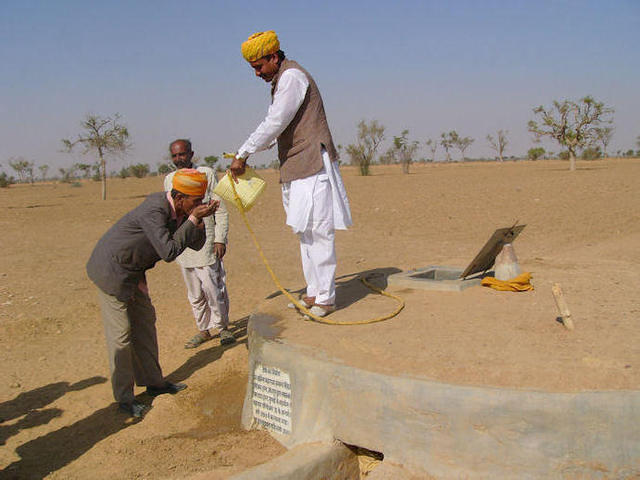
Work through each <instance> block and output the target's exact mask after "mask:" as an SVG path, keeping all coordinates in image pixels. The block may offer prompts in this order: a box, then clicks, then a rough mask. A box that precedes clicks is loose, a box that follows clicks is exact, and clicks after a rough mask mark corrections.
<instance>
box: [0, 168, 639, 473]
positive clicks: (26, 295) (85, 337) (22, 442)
mask: <svg viewBox="0 0 640 480" xmlns="http://www.w3.org/2000/svg"><path fill="white" fill-rule="evenodd" d="M342 172H343V176H344V179H345V184H346V186H347V190H348V192H349V196H350V201H351V206H352V212H353V217H354V226H353V227H352V228H351V229H350V230H348V231H346V232H338V233H337V251H338V252H337V253H338V272H337V276H338V285H339V289H338V295H339V300H338V307H339V308H340V309H339V310H338V311H337V312H336V313H335V314H334V316H333V318H335V319H336V320H340V319H343V320H349V319H354V318H358V319H359V318H369V317H375V316H379V315H382V314H384V313H386V312H388V311H390V310H393V309H394V307H395V305H394V303H393V301H391V300H389V299H387V298H383V297H380V296H378V295H376V294H373V293H371V292H368V291H366V290H363V289H361V287H360V286H359V284H357V277H358V275H361V274H370V273H374V274H376V275H377V276H376V278H377V280H376V281H378V282H379V283H380V284H381V285H384V284H385V277H386V275H388V274H389V273H393V272H397V271H403V270H410V269H415V268H420V267H424V266H427V265H451V266H459V267H464V266H466V265H467V264H468V263H469V262H470V261H471V260H472V259H473V257H474V256H475V255H476V253H477V252H478V251H479V250H480V248H481V247H482V245H483V244H484V242H485V241H486V240H487V239H488V238H489V236H490V235H491V233H492V232H493V231H494V230H495V229H496V228H499V227H505V226H511V225H512V224H513V223H514V222H515V221H516V220H519V222H520V223H523V224H526V225H527V226H526V228H525V229H524V231H523V232H522V234H521V235H520V237H519V238H518V239H517V240H516V242H515V243H514V247H515V251H516V254H517V256H518V259H519V262H520V265H521V267H522V269H523V270H525V271H529V272H531V273H532V275H533V284H534V286H535V290H534V291H532V292H523V293H511V292H497V291H494V290H491V289H488V288H485V287H473V288H470V289H468V290H465V291H464V292H462V293H460V292H419V291H416V290H408V289H405V290H402V289H396V290H395V291H393V292H392V293H394V294H397V295H400V296H402V297H403V298H404V299H405V301H406V308H405V309H404V310H403V311H402V312H401V313H400V314H399V315H398V316H397V317H395V318H393V319H391V320H388V321H385V322H382V323H377V324H372V325H367V326H328V325H320V324H316V323H313V322H303V321H301V320H300V318H299V317H298V316H297V315H296V314H295V313H294V312H291V311H287V309H286V308H285V305H286V300H285V299H284V298H283V297H282V296H275V295H274V294H275V293H276V289H275V286H274V285H273V283H272V281H271V278H270V277H269V275H268V273H267V271H266V270H265V268H264V266H263V265H262V263H261V260H260V257H259V256H258V255H257V253H256V251H255V248H254V245H253V243H252V241H251V238H250V236H249V234H248V232H247V230H246V228H245V227H244V224H243V223H242V220H241V218H240V215H239V214H238V213H237V212H236V211H232V212H231V218H230V223H231V229H230V235H229V248H228V252H227V255H226V257H225V265H226V269H227V274H228V276H227V278H228V288H229V293H230V297H231V309H232V311H231V318H232V322H233V329H234V333H235V335H236V337H237V339H238V342H237V343H236V344H235V345H231V346H226V347H221V346H220V345H219V342H218V341H217V340H213V341H211V342H208V343H206V344H204V345H203V346H201V347H200V348H199V349H197V350H185V349H184V347H183V345H184V343H185V341H186V340H187V339H188V338H190V337H191V336H192V335H193V334H194V333H195V324H194V321H193V318H192V316H191V312H190V308H189V305H188V302H187V299H186V291H185V287H184V284H183V281H182V277H181V274H180V271H179V269H178V267H177V265H174V264H165V263H159V264H158V265H157V266H156V268H154V269H153V270H152V271H151V272H150V273H149V275H148V281H149V286H150V290H151V296H152V300H153V302H154V305H155V307H156V310H157V315H158V323H157V327H158V337H159V344H160V361H161V364H162V366H163V369H164V372H165V375H167V376H168V378H169V379H171V380H173V381H184V382H185V383H187V384H188V386H189V388H188V389H187V390H185V391H184V392H181V393H180V394H178V395H175V396H167V395H164V396H160V397H158V398H156V399H154V400H153V403H152V409H151V410H150V412H149V413H148V414H147V415H146V416H145V418H144V419H143V420H142V421H139V422H132V421H130V420H129V419H127V418H126V417H125V416H124V415H122V414H120V413H118V411H117V409H116V407H115V405H114V404H113V399H112V396H111V389H110V386H109V383H108V381H107V377H108V363H107V357H106V351H105V344H104V336H103V331H102V323H101V320H100V316H99V311H98V306H97V296H96V291H95V287H94V286H93V285H92V284H91V282H90V281H89V280H88V279H87V277H86V274H85V271H84V265H85V262H86V260H87V258H88V257H89V254H90V252H91V250H92V249H93V247H94V245H95V243H96V241H97V240H98V238H99V237H100V236H101V235H102V234H103V233H104V232H105V231H106V230H107V229H108V228H109V226H110V225H112V224H113V222H115V221H116V220H118V218H120V216H122V215H123V214H124V213H126V212H127V211H129V210H130V209H131V208H133V207H135V206H136V205H137V204H139V203H140V202H141V201H142V199H143V198H144V196H145V195H146V194H148V193H150V192H153V191H158V190H160V189H161V188H162V179H161V178H159V177H150V178H145V179H134V178H128V179H110V180H109V182H108V200H107V201H102V200H100V184H99V183H95V182H91V181H83V182H82V183H81V186H79V187H73V186H71V185H69V184H61V183H41V184H35V185H33V186H31V185H14V186H11V187H10V188H8V189H1V190H0V200H1V201H2V204H3V207H4V208H3V209H2V213H1V214H0V226H1V228H2V235H1V236H0V242H1V248H2V257H1V258H2V262H1V263H0V360H1V361H2V371H1V373H0V386H2V390H1V391H0V421H1V422H2V423H0V442H1V444H2V448H0V469H2V470H1V471H0V478H21V479H28V478H43V477H46V478H52V479H56V478H60V479H62V478H65V479H81V478H96V479H102V478H105V479H106V478H109V479H113V478H148V479H151V478H185V477H189V476H193V475H196V476H197V475H198V474H199V473H201V472H208V473H207V478H214V479H215V478H227V477H229V476H230V475H232V474H234V473H237V472H240V471H243V470H245V469H247V468H249V467H251V466H253V465H257V464H259V463H262V462H265V461H267V460H269V459H270V458H273V457H275V456H277V455H279V454H281V453H282V452H283V451H284V448H283V447H282V446H280V445H279V444H278V443H277V442H275V441H274V440H273V439H272V438H271V437H270V436H269V435H268V434H267V433H266V432H262V431H250V432H245V431H243V430H241V428H240V426H239V422H240V411H241V408H242V400H243V397H244V392H245V389H246V379H247V358H248V355H247V345H246V325H247V321H248V317H249V315H250V314H251V313H252V312H253V311H255V310H256V309H261V310H265V311H268V313H270V314H272V315H274V316H275V317H277V318H278V319H279V321H278V326H279V328H281V329H282V332H283V336H284V337H285V338H287V339H289V340H291V341H295V342H298V343H301V344H308V345H309V346H310V347H312V348H313V347H315V346H318V345H320V346H321V348H322V349H324V350H325V351H326V353H327V355H329V356H330V357H333V358H335V359H337V360H338V361H345V362H349V363H351V364H353V365H355V366H358V367H360V368H364V369H372V370H378V371H382V372H385V373H389V374H394V375H410V376H420V377H426V378H431V379H435V380H438V381H444V382H451V383H459V384H469V385H491V386H496V387H506V388H531V389H539V390H548V391H568V392H575V391H585V390H621V389H637V388H638V386H639V385H640V347H639V346H638V345H640V343H639V342H638V333H639V331H640V328H639V327H638V319H639V318H640V295H638V293H637V288H638V285H640V274H639V272H638V265H640V213H639V212H640V180H639V179H640V160H638V159H607V160H599V161H591V162H578V170H577V171H575V172H569V171H568V165H567V164H566V163H565V162H560V161H538V162H524V161H523V162H516V163H514V162H506V163H504V164H500V163H494V162H490V163H465V164H434V165H414V166H412V168H411V173H410V174H409V175H403V174H402V172H401V167H400V166H384V167H383V166H376V167H374V168H373V169H372V175H371V176H369V177H361V176H359V175H358V172H357V170H356V169H354V168H353V167H343V169H342ZM261 174H262V175H263V176H264V178H265V180H266V181H267V182H268V187H267V190H266V191H265V193H264V194H263V196H262V197H261V199H260V201H259V203H258V204H257V205H256V206H255V207H254V209H253V210H252V211H251V212H250V213H249V218H250V221H251V223H252V225H253V227H254V228H255V231H256V234H257V236H258V238H259V240H260V243H261V244H262V247H263V249H264V251H265V254H266V256H267V258H268V259H269V261H270V263H271V265H272V267H273V268H274V270H275V271H276V274H277V275H278V277H279V279H280V280H281V282H282V283H283V284H284V285H285V286H286V287H287V288H289V289H291V290H292V291H295V290H299V289H300V288H301V287H303V286H304V281H303V278H302V273H301V270H300V266H299V251H298V245H297V239H296V237H295V236H294V235H293V234H292V233H291V232H290V231H289V230H288V228H287V227H285V225H284V213H283V210H282V206H281V202H280V192H279V188H278V184H277V173H276V172H274V171H269V170H266V171H262V172H261ZM555 282H557V283H560V284H561V285H562V287H563V290H564V292H565V295H566V298H567V302H568V304H569V307H570V308H571V311H572V313H573V317H574V323H575V326H576V328H575V330H574V331H568V330H566V329H565V328H564V327H563V326H562V325H561V324H560V323H558V322H557V321H556V317H557V312H556V310H555V305H554V302H553V297H552V296H551V285H552V284H553V283H555ZM390 291H392V289H390ZM143 391H144V390H143V389H139V390H137V393H140V394H141V395H140V399H141V401H144V402H145V403H151V399H150V398H148V397H146V395H144V394H143Z"/></svg>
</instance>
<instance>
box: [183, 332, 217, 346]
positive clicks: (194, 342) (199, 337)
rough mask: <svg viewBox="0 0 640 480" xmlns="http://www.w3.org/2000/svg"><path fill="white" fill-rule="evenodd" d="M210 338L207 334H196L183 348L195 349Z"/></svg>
mask: <svg viewBox="0 0 640 480" xmlns="http://www.w3.org/2000/svg"><path fill="white" fill-rule="evenodd" d="M212 338H213V337H212V336H211V335H210V334H209V332H198V333H196V334H195V335H194V336H193V337H192V338H191V340H189V341H188V342H187V343H185V344H184V348H197V347H199V346H200V345H202V344H203V343H205V342H208V341H209V340H211V339H212Z"/></svg>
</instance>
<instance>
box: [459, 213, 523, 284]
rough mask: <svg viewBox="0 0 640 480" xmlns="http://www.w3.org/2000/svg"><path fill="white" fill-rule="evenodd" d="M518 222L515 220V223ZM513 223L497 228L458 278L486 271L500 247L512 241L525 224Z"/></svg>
mask: <svg viewBox="0 0 640 480" xmlns="http://www.w3.org/2000/svg"><path fill="white" fill-rule="evenodd" d="M517 223H518V222H516V224H517ZM516 224H514V225H513V226H512V227H506V228H499V229H497V230H496V231H495V232H493V235H491V238H489V240H487V243H485V244H484V247H482V250H480V252H479V253H478V254H477V255H476V257H475V258H474V259H473V260H472V261H471V263H470V264H469V266H468V267H467V268H465V269H464V271H463V272H462V274H461V275H460V278H465V277H468V276H469V275H472V274H474V273H479V272H486V271H487V270H489V269H490V268H491V267H492V266H493V264H494V262H495V261H496V256H497V255H498V254H499V253H500V250H502V247H503V246H504V245H505V244H507V243H512V242H513V241H514V240H515V239H516V237H517V236H518V235H519V234H520V232H522V230H523V229H524V227H526V225H516Z"/></svg>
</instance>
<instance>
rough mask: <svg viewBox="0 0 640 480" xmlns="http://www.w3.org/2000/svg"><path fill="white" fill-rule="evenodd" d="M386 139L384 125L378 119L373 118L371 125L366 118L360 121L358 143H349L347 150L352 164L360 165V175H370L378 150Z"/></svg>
mask: <svg viewBox="0 0 640 480" xmlns="http://www.w3.org/2000/svg"><path fill="white" fill-rule="evenodd" d="M383 139H384V126H383V125H380V124H379V123H378V121H377V120H372V121H371V123H370V124H369V125H367V122H365V121H364V120H360V123H358V136H357V139H356V143H354V144H351V145H347V148H346V152H347V155H349V158H350V159H351V165H358V167H360V175H362V176H366V175H369V166H370V165H371V163H372V162H373V159H374V157H375V154H376V150H378V146H379V145H380V142H381V141H382V140H383Z"/></svg>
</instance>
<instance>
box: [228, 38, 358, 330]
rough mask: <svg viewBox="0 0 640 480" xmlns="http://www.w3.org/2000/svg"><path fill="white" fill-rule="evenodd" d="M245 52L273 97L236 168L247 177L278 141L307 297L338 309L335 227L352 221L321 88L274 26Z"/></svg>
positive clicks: (321, 307)
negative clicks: (289, 53)
mask: <svg viewBox="0 0 640 480" xmlns="http://www.w3.org/2000/svg"><path fill="white" fill-rule="evenodd" d="M242 56H243V57H244V59H245V60H246V61H247V62H249V64H250V65H251V68H252V69H253V71H254V73H255V75H256V76H257V77H259V78H261V79H263V80H264V81H265V82H270V83H271V97H272V101H271V106H270V107H269V110H268V112H267V116H266V118H265V119H264V121H263V122H262V123H261V124H260V125H259V126H258V128H256V130H255V131H254V132H253V133H252V134H251V135H250V136H249V138H248V139H247V141H246V142H245V143H244V144H243V145H242V146H241V147H240V148H239V149H238V153H237V154H236V156H235V158H234V159H233V161H232V162H231V165H230V167H229V168H230V170H231V173H232V174H233V175H236V176H237V175H242V173H243V172H244V169H245V165H246V162H247V159H248V158H249V156H250V155H251V154H253V153H255V152H258V151H261V150H265V149H267V148H269V147H270V146H271V145H272V144H273V142H274V141H276V140H277V143H278V158H279V160H280V183H281V184H282V200H283V205H284V209H285V213H286V215H287V225H289V226H290V227H291V228H292V229H293V231H294V233H296V234H297V235H298V237H299V239H300V254H301V259H302V270H303V272H304V277H305V280H306V282H307V289H306V294H305V295H303V296H302V298H301V301H302V302H303V303H304V305H305V306H307V307H308V308H310V309H311V313H313V314H314V315H317V316H320V317H322V316H325V315H327V314H328V313H331V312H332V311H333V310H335V271H336V255H335V242H334V239H335V229H340V230H344V229H346V228H347V227H349V226H350V225H351V223H352V222H351V211H350V208H349V201H348V199H347V194H346V191H345V188H344V184H343V183H342V178H341V176H340V170H339V169H338V161H337V160H338V152H337V150H336V147H335V145H334V143H333V138H332V137H331V131H330V130H329V124H328V123H327V118H326V115H325V112H324V105H323V103H322V97H321V96H320V90H318V86H317V85H316V83H315V81H314V80H313V77H311V75H310V74H309V72H307V71H306V70H305V69H304V68H302V67H301V66H300V65H298V63H296V62H294V61H293V60H289V59H287V58H286V57H285V54H284V52H283V51H282V50H281V49H280V41H279V40H278V36H277V35H276V33H275V32H274V31H273V30H270V31H267V32H259V33H254V34H253V35H251V36H250V37H249V38H248V39H247V41H246V42H244V43H243V44H242Z"/></svg>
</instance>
